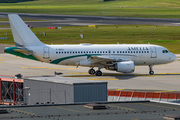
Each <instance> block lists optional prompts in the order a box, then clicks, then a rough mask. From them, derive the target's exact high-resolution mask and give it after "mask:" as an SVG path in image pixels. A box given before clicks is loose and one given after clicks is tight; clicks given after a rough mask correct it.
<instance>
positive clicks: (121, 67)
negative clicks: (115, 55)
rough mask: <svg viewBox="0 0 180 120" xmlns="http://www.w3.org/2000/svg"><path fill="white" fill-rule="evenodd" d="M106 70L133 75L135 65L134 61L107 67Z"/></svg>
mask: <svg viewBox="0 0 180 120" xmlns="http://www.w3.org/2000/svg"><path fill="white" fill-rule="evenodd" d="M106 69H107V70H115V71H117V72H122V73H132V72H134V70H135V64H134V62H133V61H124V62H116V63H115V64H114V65H111V66H107V67H106Z"/></svg>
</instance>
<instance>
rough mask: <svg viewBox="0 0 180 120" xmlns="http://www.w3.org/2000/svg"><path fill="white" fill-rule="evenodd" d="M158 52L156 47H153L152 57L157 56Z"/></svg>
mask: <svg viewBox="0 0 180 120" xmlns="http://www.w3.org/2000/svg"><path fill="white" fill-rule="evenodd" d="M156 57H157V53H156V47H151V58H156Z"/></svg>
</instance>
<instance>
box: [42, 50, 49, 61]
mask: <svg viewBox="0 0 180 120" xmlns="http://www.w3.org/2000/svg"><path fill="white" fill-rule="evenodd" d="M43 58H44V59H49V48H48V47H44V48H43Z"/></svg>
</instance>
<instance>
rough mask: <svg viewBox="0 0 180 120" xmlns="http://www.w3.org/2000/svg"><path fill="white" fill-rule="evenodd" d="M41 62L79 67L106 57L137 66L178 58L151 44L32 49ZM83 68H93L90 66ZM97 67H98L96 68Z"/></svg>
mask: <svg viewBox="0 0 180 120" xmlns="http://www.w3.org/2000/svg"><path fill="white" fill-rule="evenodd" d="M30 49H31V50H33V51H34V52H35V55H36V56H38V57H39V58H40V59H41V61H43V62H47V63H51V62H52V61H54V60H57V59H60V60H59V62H58V64H60V65H77V63H78V62H79V61H83V60H87V59H88V58H89V57H91V56H106V57H108V58H113V59H117V60H118V59H121V61H134V63H135V65H157V64H166V63H170V62H173V61H174V60H176V56H175V55H174V54H173V53H170V52H169V51H168V50H167V49H166V48H164V47H161V46H158V45H150V44H122V45H120V44H116V45H92V44H80V45H46V46H41V47H35V46H34V47H30ZM82 66H91V65H89V64H87V65H82ZM94 67H96V66H94Z"/></svg>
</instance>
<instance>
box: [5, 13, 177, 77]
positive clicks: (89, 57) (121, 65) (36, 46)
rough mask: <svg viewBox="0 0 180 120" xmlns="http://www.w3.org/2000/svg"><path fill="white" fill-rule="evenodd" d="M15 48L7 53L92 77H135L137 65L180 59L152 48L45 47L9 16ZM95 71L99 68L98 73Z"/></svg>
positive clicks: (157, 46)
mask: <svg viewBox="0 0 180 120" xmlns="http://www.w3.org/2000/svg"><path fill="white" fill-rule="evenodd" d="M8 17H9V21H10V26H11V30H12V33H13V38H14V42H15V47H9V48H6V49H5V50H4V51H5V52H6V53H10V54H13V55H16V56H20V57H23V58H28V59H32V60H37V61H41V62H46V63H51V64H58V65H70V66H85V67H90V69H89V71H88V73H89V74H91V75H96V76H101V75H102V72H101V69H102V68H105V69H107V70H112V71H117V72H121V73H132V72H134V71H135V65H138V66H140V65H143V66H149V74H150V75H153V74H154V71H153V66H154V65H159V64H166V63H170V62H173V61H175V60H176V59H177V57H176V55H174V54H173V53H171V52H169V51H168V50H167V49H166V48H164V47H162V46H159V45H151V44H110V45H106V44H90V43H82V44H78V45H67V44H66V45H47V44H44V43H42V42H41V41H40V40H39V39H38V38H37V37H36V35H35V34H34V33H33V32H32V31H31V30H30V28H28V27H27V25H26V24H25V23H24V21H23V20H22V19H21V18H20V17H19V15H17V14H9V15H8ZM94 67H98V70H96V71H95V69H94Z"/></svg>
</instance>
